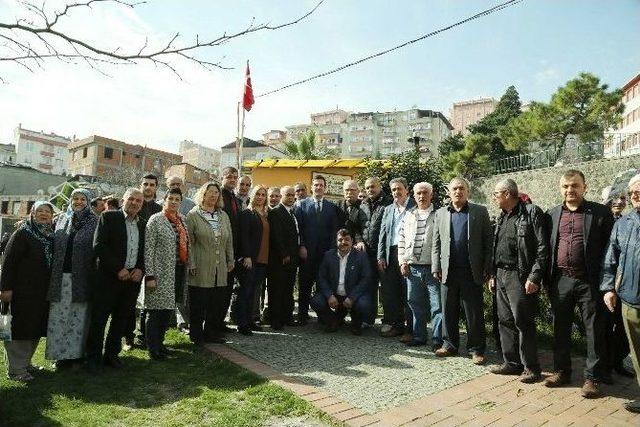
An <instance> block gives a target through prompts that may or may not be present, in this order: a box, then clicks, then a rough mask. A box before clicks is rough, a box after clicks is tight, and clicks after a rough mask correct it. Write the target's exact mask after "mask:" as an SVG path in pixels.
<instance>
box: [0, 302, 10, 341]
mask: <svg viewBox="0 0 640 427" xmlns="http://www.w3.org/2000/svg"><path fill="white" fill-rule="evenodd" d="M0 341H11V309H10V307H9V303H6V302H0Z"/></svg>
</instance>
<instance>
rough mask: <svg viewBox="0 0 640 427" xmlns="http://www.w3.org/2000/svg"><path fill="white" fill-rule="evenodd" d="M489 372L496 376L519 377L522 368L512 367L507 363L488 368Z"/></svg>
mask: <svg viewBox="0 0 640 427" xmlns="http://www.w3.org/2000/svg"><path fill="white" fill-rule="evenodd" d="M489 372H491V373H492V374H496V375H520V374H522V366H513V365H509V364H508V363H503V364H502V365H495V366H492V367H491V368H489Z"/></svg>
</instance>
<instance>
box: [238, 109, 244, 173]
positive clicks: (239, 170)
mask: <svg viewBox="0 0 640 427" xmlns="http://www.w3.org/2000/svg"><path fill="white" fill-rule="evenodd" d="M244 112H245V110H244V108H243V109H242V126H240V160H239V163H238V173H239V174H242V148H243V147H244Z"/></svg>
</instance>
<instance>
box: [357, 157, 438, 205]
mask: <svg viewBox="0 0 640 427" xmlns="http://www.w3.org/2000/svg"><path fill="white" fill-rule="evenodd" d="M372 176H377V177H378V178H380V180H381V181H382V184H383V188H384V189H385V191H386V192H387V193H390V190H389V181H390V180H391V179H392V178H396V177H404V178H406V180H407V182H408V183H409V188H411V187H413V185H414V184H415V183H417V182H424V181H426V182H429V183H431V185H433V188H434V193H435V194H434V202H436V204H437V205H439V203H440V202H441V201H442V199H443V198H444V195H445V191H444V184H443V181H442V168H441V164H440V162H439V161H437V160H436V159H434V158H431V157H429V158H427V159H423V158H420V153H418V152H416V151H415V150H409V151H407V152H404V153H400V154H392V155H391V156H389V158H388V159H386V160H376V159H372V158H367V159H365V167H364V168H362V169H361V170H360V171H359V172H358V174H357V180H358V181H359V182H360V184H361V185H363V184H364V181H365V180H366V179H367V178H369V177H372Z"/></svg>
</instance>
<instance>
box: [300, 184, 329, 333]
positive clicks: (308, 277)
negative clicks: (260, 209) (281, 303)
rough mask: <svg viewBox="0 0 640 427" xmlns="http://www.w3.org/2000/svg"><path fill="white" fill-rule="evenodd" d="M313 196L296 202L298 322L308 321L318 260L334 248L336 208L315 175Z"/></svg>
mask: <svg viewBox="0 0 640 427" xmlns="http://www.w3.org/2000/svg"><path fill="white" fill-rule="evenodd" d="M312 187H313V197H309V198H307V199H303V200H301V201H299V202H298V203H299V204H298V206H297V208H296V210H295V215H296V219H297V220H298V226H299V227H300V251H299V254H300V260H301V265H300V289H299V292H298V321H299V322H300V324H302V325H306V324H307V322H308V321H309V314H308V313H309V300H310V299H311V292H312V290H313V285H314V283H315V282H316V280H317V277H318V268H319V267H320V261H322V257H323V255H324V253H325V252H326V251H328V250H329V249H331V248H332V247H334V246H335V244H336V241H335V239H334V236H335V232H336V230H337V229H338V227H337V224H338V207H337V206H336V205H335V204H334V203H333V202H331V201H329V200H326V199H325V198H324V193H325V191H326V188H327V181H326V180H325V179H324V177H323V176H322V175H316V176H315V177H314V178H313V181H312Z"/></svg>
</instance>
